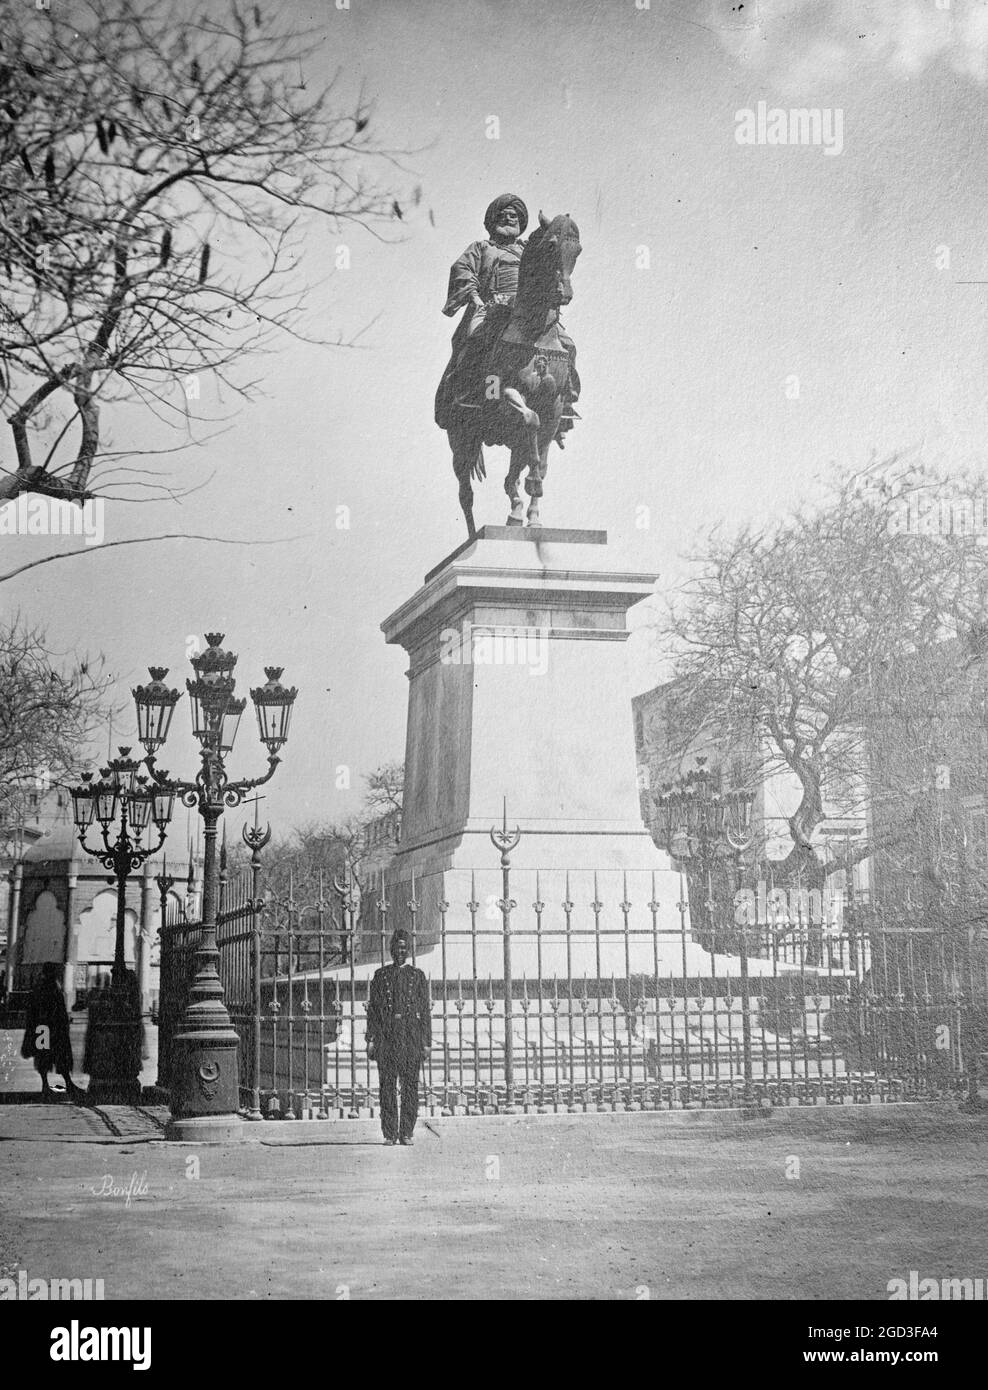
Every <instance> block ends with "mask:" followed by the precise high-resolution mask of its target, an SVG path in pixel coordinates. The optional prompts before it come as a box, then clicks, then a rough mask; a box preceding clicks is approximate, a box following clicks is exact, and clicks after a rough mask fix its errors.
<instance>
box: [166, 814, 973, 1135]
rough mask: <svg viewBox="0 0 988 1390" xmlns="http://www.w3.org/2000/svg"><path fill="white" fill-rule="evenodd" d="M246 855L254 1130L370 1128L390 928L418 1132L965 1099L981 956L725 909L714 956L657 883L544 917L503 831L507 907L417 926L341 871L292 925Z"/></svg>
mask: <svg viewBox="0 0 988 1390" xmlns="http://www.w3.org/2000/svg"><path fill="white" fill-rule="evenodd" d="M253 835H254V838H255V842H254V843H252V840H251V838H250V837H249V835H248V836H247V837H246V838H247V843H248V845H250V847H251V850H252V860H251V867H250V868H249V869H248V870H246V871H245V872H244V873H243V874H242V875H240V876H239V877H236V878H233V879H228V878H227V876H226V874H225V872H224V873H223V874H221V898H220V912H219V915H218V927H217V941H218V946H219V951H220V975H221V978H222V980H223V985H224V989H225V991H226V999H227V1007H228V1009H229V1012H230V1016H231V1019H232V1020H233V1023H234V1026H235V1027H236V1029H237V1031H238V1033H239V1035H240V1039H241V1059H240V1064H241V1078H242V1092H241V1101H242V1105H243V1108H244V1111H245V1113H247V1114H248V1115H250V1116H252V1117H254V1118H259V1117H261V1116H262V1115H263V1116H267V1117H274V1116H281V1117H284V1118H300V1117H303V1116H305V1117H312V1118H330V1117H332V1118H345V1117H355V1116H360V1115H370V1114H374V1113H376V1110H377V1105H378V1092H377V1069H376V1065H375V1064H374V1062H373V1061H372V1060H371V1059H370V1058H369V1057H368V1055H367V1047H366V1042H365V1031H364V1030H365V1023H366V1007H367V995H368V988H369V983H370V978H371V976H372V974H373V971H374V969H375V968H376V967H377V966H379V965H381V964H384V963H385V962H386V960H387V958H388V942H389V939H390V936H391V933H392V931H393V929H394V928H395V927H396V926H399V925H401V926H404V927H406V928H407V929H408V931H409V933H410V935H411V941H412V960H413V963H415V964H417V965H418V966H420V967H421V968H423V969H425V971H426V973H427V975H428V977H429V985H430V991H431V999H432V1016H433V1045H432V1048H431V1051H430V1052H429V1054H428V1055H427V1056H426V1057H425V1058H424V1060H423V1068H422V1079H421V1085H422V1100H423V1103H424V1105H425V1107H426V1111H427V1113H429V1112H431V1113H435V1114H485V1113H505V1112H512V1111H515V1110H519V1109H524V1110H526V1111H533V1112H539V1113H541V1112H547V1111H560V1110H562V1111H568V1112H572V1113H576V1112H581V1111H587V1110H610V1109H621V1110H640V1109H641V1110H650V1109H659V1108H668V1107H680V1106H714V1105H729V1104H734V1103H745V1104H759V1103H769V1104H784V1105H799V1104H822V1103H828V1102H830V1103H844V1104H853V1103H858V1102H880V1101H886V1100H896V1099H911V1098H921V1097H929V1096H942V1095H961V1094H962V1093H963V1092H964V1089H965V1087H966V1086H967V1085H968V1082H969V1080H970V1077H971V1075H972V1070H973V1067H974V1064H975V1063H976V1060H977V1056H978V1054H979V1052H980V1051H982V1050H983V1049H984V1047H985V1046H986V1045H988V1040H986V1037H985V1018H986V1003H988V952H985V951H981V952H980V954H979V950H972V949H970V948H965V946H964V944H963V943H961V942H960V941H957V940H955V939H954V938H953V936H951V935H950V934H948V933H945V932H944V931H942V930H936V929H933V928H931V927H928V926H925V925H924V924H923V923H922V922H917V921H914V920H908V921H907V920H901V919H895V918H893V917H892V916H891V915H890V914H884V913H881V912H879V911H877V910H875V909H873V908H871V907H869V906H868V905H867V904H863V903H861V902H860V901H859V900H857V899H855V897H854V896H853V894H852V895H848V898H847V900H846V901H845V903H844V905H843V910H842V911H841V912H840V913H839V914H837V915H836V916H835V917H834V919H833V920H824V921H822V922H821V921H818V920H810V915H809V914H806V913H803V912H802V911H801V909H800V907H799V905H798V904H797V906H796V909H795V910H794V911H793V912H791V913H790V914H789V915H788V916H784V915H783V914H782V913H781V912H777V913H776V914H775V915H774V917H773V916H771V915H768V916H766V915H765V914H762V913H761V912H760V911H758V912H756V913H754V914H753V915H752V916H751V920H748V918H746V917H745V916H744V914H743V913H742V914H739V913H738V912H737V911H736V907H735V904H733V903H731V904H726V905H723V906H722V907H721V918H722V920H721V921H720V922H719V924H718V925H716V928H715V930H714V936H715V937H716V939H712V937H711V927H710V922H711V918H710V914H709V913H707V914H705V927H704V931H703V932H697V933H695V934H694V932H693V930H692V929H691V925H690V918H689V901H688V898H689V895H688V893H687V891H686V883H685V880H681V882H680V890H679V893H678V901H677V903H676V906H675V916H674V920H673V923H672V924H671V925H669V924H667V918H666V917H665V915H664V909H663V908H662V907H661V905H660V902H659V893H658V885H657V883H656V881H655V877H654V876H653V879H652V882H651V890H650V892H649V893H648V894H647V896H646V897H645V899H644V900H643V901H635V900H634V898H633V897H632V894H631V892H630V890H629V887H628V884H627V882H626V881H625V882H624V884H623V891H622V892H621V893H620V895H619V896H617V900H616V901H605V900H604V898H603V897H602V894H601V891H600V889H599V887H598V882H597V879H596V878H594V881H593V891H592V895H591V894H590V893H589V892H587V893H586V894H585V900H581V896H580V895H579V894H577V893H576V892H575V891H574V890H572V889H571V885H570V877H569V875H566V876H565V878H564V880H563V884H562V885H560V888H561V895H560V897H559V899H558V900H557V901H555V902H553V901H552V900H551V899H550V895H549V894H548V893H547V892H546V889H545V882H546V878H548V877H550V876H548V875H546V876H543V875H542V874H540V873H536V874H535V875H534V894H533V896H532V900H531V902H523V901H521V900H520V899H521V896H522V895H521V894H520V893H519V892H518V891H517V888H516V887H513V884H512V877H513V875H512V868H511V854H512V851H513V850H514V848H515V846H516V845H517V844H518V832H516V831H514V832H511V833H509V832H508V829H507V818H506V817H505V818H504V824H503V826H502V828H501V829H500V830H495V831H493V832H492V840H493V843H494V848H495V849H496V850H497V851H498V853H499V856H500V871H501V893H500V897H493V898H492V900H491V901H490V902H489V903H486V904H482V903H481V901H480V899H479V897H478V889H477V884H476V881H475V878H474V879H472V880H471V891H470V896H469V898H468V899H467V900H466V902H464V903H460V904H451V903H450V902H449V901H446V900H445V899H444V898H442V897H440V898H438V899H433V900H432V901H431V902H429V903H428V905H427V900H428V892H427V885H424V884H423V883H422V881H421V880H417V879H416V877H415V876H414V875H410V876H409V878H408V881H407V882H406V883H405V884H404V885H403V886H395V885H394V884H392V886H391V887H390V888H388V889H382V891H381V892H379V893H375V894H372V895H362V894H361V892H360V887H359V884H358V883H357V882H356V880H355V879H354V876H353V874H352V873H351V872H350V870H349V869H346V870H345V871H344V872H343V873H342V874H341V875H340V876H339V877H337V878H334V880H333V881H332V883H330V884H326V883H324V882H322V881H320V885H319V892H318V897H317V898H316V900H315V901H314V902H309V903H304V904H303V903H300V902H298V901H297V900H296V899H295V895H294V890H293V889H290V891H289V893H288V896H287V897H286V898H283V899H277V898H275V897H273V896H272V895H270V894H268V895H266V894H265V892H264V890H263V882H262V878H263V876H262V870H261V850H262V849H263V844H264V843H266V841H264V840H263V837H261V843H256V839H257V837H258V832H257V831H256V830H255V831H254V832H253ZM493 867H494V865H493V864H492V868H493ZM525 881H526V882H530V881H531V880H530V879H526V880H525ZM554 881H555V880H554ZM639 883H640V880H639ZM526 896H527V895H526ZM198 930H199V928H198V925H197V924H196V923H190V922H186V921H184V920H179V919H177V918H175V917H174V916H173V918H171V919H169V920H168V921H167V922H166V926H165V929H164V930H163V932H162V938H163V947H162V1002H161V1028H162V1036H161V1039H160V1046H159V1053H160V1056H161V1058H162V1078H161V1079H162V1082H163V1084H167V1080H168V1065H169V1058H170V1055H171V1053H170V1036H169V1030H170V1029H171V1028H172V1027H173V1026H175V1025H176V1024H177V1021H178V1020H180V1019H181V1017H182V1008H183V1006H184V998H183V994H182V991H183V989H185V988H187V986H188V980H189V979H190V978H191V973H194V968H193V961H194V955H195V947H196V943H197V940H198ZM701 938H702V939H701ZM742 965H744V967H745V968H744V969H742Z"/></svg>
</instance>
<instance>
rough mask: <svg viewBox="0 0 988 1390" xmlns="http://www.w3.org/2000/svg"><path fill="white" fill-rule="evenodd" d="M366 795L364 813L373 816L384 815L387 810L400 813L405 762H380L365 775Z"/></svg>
mask: <svg viewBox="0 0 988 1390" xmlns="http://www.w3.org/2000/svg"><path fill="white" fill-rule="evenodd" d="M364 780H365V782H366V783H367V796H366V798H365V801H364V811H365V815H366V816H368V817H373V816H377V815H385V814H387V812H389V811H397V812H398V813H399V814H400V813H401V801H402V796H403V795H404V791H405V764H404V763H399V762H390V763H382V764H381V766H380V767H376V768H375V769H374V771H373V772H370V773H368V774H367V776H366V777H365V779H364Z"/></svg>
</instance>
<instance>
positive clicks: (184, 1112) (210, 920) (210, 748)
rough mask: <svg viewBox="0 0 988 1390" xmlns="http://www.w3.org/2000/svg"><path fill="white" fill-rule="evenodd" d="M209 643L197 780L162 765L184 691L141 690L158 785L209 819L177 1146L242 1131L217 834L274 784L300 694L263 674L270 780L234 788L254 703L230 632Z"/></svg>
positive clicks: (201, 663) (196, 719)
mask: <svg viewBox="0 0 988 1390" xmlns="http://www.w3.org/2000/svg"><path fill="white" fill-rule="evenodd" d="M206 642H207V647H206V650H205V651H204V652H203V653H202V654H201V655H200V656H196V657H193V658H192V667H193V670H194V671H195V679H194V680H187V681H186V683H185V686H186V690H187V691H188V694H189V699H190V702H191V705H192V731H193V733H194V734H195V736H196V738H197V739H198V740H199V744H200V749H201V753H200V757H201V763H202V765H201V767H200V769H199V772H198V773H197V774H196V778H195V781H193V782H183V781H176V780H174V779H172V778H170V777H169V775H168V773H166V772H159V771H158V770H157V768H156V766H155V760H156V757H157V753H158V749H159V748H160V747H161V746H162V745H163V744H164V742H165V740H166V739H167V737H168V730H169V727H170V725H171V719H172V715H173V714H174V712H175V705H176V704H177V702H178V699H179V693H178V691H177V690H169V689H168V687H167V686H166V685H165V683H164V680H165V676H166V675H167V674H168V672H167V671H166V670H165V669H164V668H162V667H156V666H152V667H150V668H149V670H150V675H151V681H150V683H149V684H148V685H145V686H138V687H137V689H136V690H135V691H134V692H133V694H134V701H135V703H136V705H137V727H138V734H139V737H140V740H141V742H142V743H143V745H144V747H145V749H146V750H147V758H146V759H145V761H146V763H147V767H148V770H149V771H150V773H151V776H152V778H153V780H154V783H155V785H156V786H159V787H170V788H171V789H172V790H173V791H174V792H176V793H177V794H178V795H180V796H181V798H182V802H183V804H184V805H186V806H189V807H196V808H197V809H198V811H199V814H200V815H201V816H202V819H203V892H202V935H201V937H200V941H199V946H198V949H197V951H196V975H195V979H194V980H193V982H192V985H191V988H190V990H189V999H188V1005H187V1007H186V1010H185V1015H184V1017H183V1019H182V1023H181V1025H180V1027H179V1031H178V1032H177V1033H176V1035H175V1038H174V1049H175V1050H174V1054H173V1058H172V1063H171V1071H170V1082H171V1112H172V1122H171V1125H170V1127H169V1133H170V1135H171V1137H173V1138H176V1139H215V1138H236V1137H237V1136H238V1134H239V1133H240V1126H241V1121H240V1118H239V1116H238V1114H237V1112H238V1110H239V1108H240V1084H239V1074H238V1070H239V1069H238V1059H237V1047H238V1043H239V1039H238V1037H237V1033H236V1031H235V1030H234V1028H233V1025H232V1024H231V1022H230V1015H229V1014H228V1013H227V1010H226V1006H225V1004H224V1002H223V986H222V984H221V983H220V978H219V970H218V964H219V951H218V949H217V946H216V909H217V887H218V872H217V871H218V866H217V856H216V828H217V823H218V821H219V818H220V816H221V815H222V814H223V810H224V808H225V807H227V806H229V807H231V808H232V807H235V806H239V805H240V803H241V801H243V799H244V796H245V795H246V793H247V792H248V791H250V790H251V789H252V788H254V787H259V786H262V785H263V784H264V783H265V782H267V781H269V780H270V779H271V778H272V777H273V776H274V772H275V768H276V767H277V766H278V764H279V762H280V761H281V759H280V758H279V756H278V753H279V751H280V750H281V748H282V747H283V746H284V744H285V740H286V739H287V737H288V727H289V724H290V722H291V715H292V707H293V705H294V703H295V697H296V695H297V694H298V691H297V690H295V689H294V688H292V689H291V690H287V689H286V688H285V687H284V686H283V685H282V684H281V667H277V666H266V667H265V668H264V674H265V675H266V676H267V683H266V684H265V685H262V686H259V687H258V688H257V689H256V690H252V691H251V692H250V697H251V699H252V700H253V702H254V707H255V709H256V711H257V724H258V729H259V731H260V736H261V742H262V743H263V744H264V745H265V747H266V748H267V750H268V770H267V772H266V773H265V774H264V775H263V777H254V778H250V779H245V780H242V781H238V782H231V781H230V780H229V779H228V777H227V775H226V766H225V758H226V755H227V754H228V753H229V752H230V751H231V750H232V748H233V744H234V740H235V738H236V736H237V728H238V726H239V724H240V718H241V715H242V714H243V712H244V709H245V708H246V706H247V701H246V700H245V699H239V700H238V699H237V698H236V696H235V694H234V690H235V688H236V681H235V679H234V676H233V668H234V666H236V664H237V658H236V656H235V655H234V654H233V653H232V652H227V651H224V650H223V646H222V642H223V634H222V633H217V632H207V633H206Z"/></svg>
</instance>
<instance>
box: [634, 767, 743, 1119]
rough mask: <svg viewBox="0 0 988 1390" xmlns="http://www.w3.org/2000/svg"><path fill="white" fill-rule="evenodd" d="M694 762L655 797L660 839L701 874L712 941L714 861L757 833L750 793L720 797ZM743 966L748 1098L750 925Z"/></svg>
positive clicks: (736, 851) (736, 853)
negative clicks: (683, 775)
mask: <svg viewBox="0 0 988 1390" xmlns="http://www.w3.org/2000/svg"><path fill="white" fill-rule="evenodd" d="M706 761H707V760H706V758H704V757H698V758H697V763H698V764H699V766H698V767H697V768H695V769H691V770H690V771H689V772H688V773H687V774H686V776H685V777H684V778H681V779H680V781H679V783H678V784H677V785H676V786H674V787H666V788H663V789H662V790H661V791H660V792H659V793H658V794H657V795H656V796H655V798H654V802H655V809H656V813H657V817H658V823H659V834H660V835H661V837H662V840H663V842H664V844H665V846H666V849H667V850H668V852H669V854H670V855H671V857H672V858H673V859H676V860H680V861H683V862H693V863H694V864H696V866H697V867H698V869H699V872H700V877H701V882H702V884H703V890H704V901H703V912H704V924H705V926H706V929H707V931H708V932H709V933H710V936H711V943H713V940H714V936H713V933H714V918H713V909H714V903H713V877H712V874H713V866H714V862H715V860H716V859H717V857H718V856H728V855H730V856H731V857H733V858H735V859H736V860H737V861H738V862H740V857H741V855H742V854H744V853H745V851H746V850H748V849H750V848H751V845H752V843H753V842H754V838H755V832H754V829H753V827H752V821H751V810H752V805H753V804H754V800H755V796H754V792H747V791H731V792H722V791H721V789H720V777H719V775H718V776H717V777H716V778H715V777H714V775H713V774H712V773H711V772H710V770H709V768H707V766H706ZM739 935H740V943H739V954H740V965H741V1008H742V1014H741V1038H742V1048H743V1053H744V1095H745V1099H746V1100H750V1098H751V1080H752V1061H751V1010H750V997H749V990H748V924H747V922H743V923H742V924H741V926H740V929H739Z"/></svg>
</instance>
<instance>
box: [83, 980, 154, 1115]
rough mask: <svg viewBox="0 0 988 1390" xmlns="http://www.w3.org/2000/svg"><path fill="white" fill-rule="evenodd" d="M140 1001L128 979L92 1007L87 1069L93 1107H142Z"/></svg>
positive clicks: (105, 994)
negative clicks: (135, 996)
mask: <svg viewBox="0 0 988 1390" xmlns="http://www.w3.org/2000/svg"><path fill="white" fill-rule="evenodd" d="M142 1026H143V1025H142V1022H141V1008H140V1001H139V1000H135V998H134V992H133V990H132V989H131V988H130V987H129V985H128V982H127V981H126V980H121V981H119V982H118V981H117V980H114V981H113V983H112V984H111V986H110V988H109V989H108V990H107V991H105V993H102V994H99V995H97V997H96V998H95V999H94V1000H93V1002H92V1003H91V1004H90V1006H89V1021H88V1024H87V1028H86V1057H85V1069H86V1070H87V1071H88V1073H89V1091H88V1097H89V1100H90V1102H91V1103H92V1104H93V1105H139V1104H140V1100H141V1041H142Z"/></svg>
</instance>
